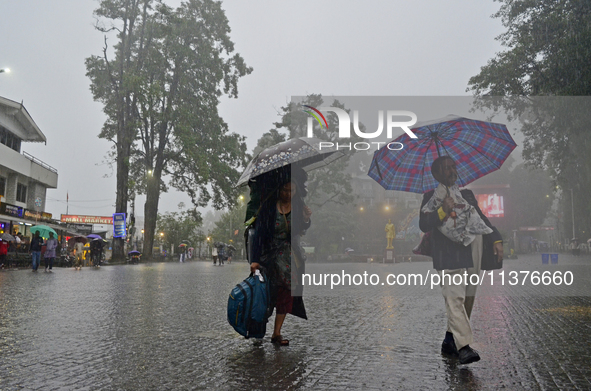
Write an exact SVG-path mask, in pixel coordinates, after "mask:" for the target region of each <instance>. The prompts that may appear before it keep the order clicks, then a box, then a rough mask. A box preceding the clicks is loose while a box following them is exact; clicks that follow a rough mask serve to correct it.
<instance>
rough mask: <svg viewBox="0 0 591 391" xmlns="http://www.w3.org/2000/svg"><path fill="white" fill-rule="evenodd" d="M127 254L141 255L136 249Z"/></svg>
mask: <svg viewBox="0 0 591 391" xmlns="http://www.w3.org/2000/svg"><path fill="white" fill-rule="evenodd" d="M127 255H141V252H139V251H137V250H133V251H130V252H128V253H127Z"/></svg>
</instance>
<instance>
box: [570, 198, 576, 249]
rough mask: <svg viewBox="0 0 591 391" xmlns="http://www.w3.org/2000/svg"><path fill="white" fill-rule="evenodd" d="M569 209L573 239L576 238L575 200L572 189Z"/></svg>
mask: <svg viewBox="0 0 591 391" xmlns="http://www.w3.org/2000/svg"><path fill="white" fill-rule="evenodd" d="M570 207H571V213H572V218H573V239H574V238H576V236H575V200H574V199H573V189H572V188H571V189H570Z"/></svg>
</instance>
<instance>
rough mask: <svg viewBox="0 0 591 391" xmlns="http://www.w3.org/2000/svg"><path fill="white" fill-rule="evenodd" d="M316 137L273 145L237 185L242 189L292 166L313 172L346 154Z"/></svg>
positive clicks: (246, 171) (264, 151)
mask: <svg viewBox="0 0 591 391" xmlns="http://www.w3.org/2000/svg"><path fill="white" fill-rule="evenodd" d="M325 144H327V145H328V144H331V143H325V142H323V141H322V140H320V139H317V138H314V137H299V138H293V139H290V140H287V141H284V142H282V143H279V144H276V145H273V146H272V147H269V148H266V149H264V150H263V151H261V152H260V153H259V154H258V155H257V156H255V158H254V159H252V161H251V162H250V163H248V166H246V169H245V170H244V172H243V173H242V176H241V177H240V179H239V180H238V182H237V183H236V187H240V186H242V185H245V184H247V183H248V181H249V180H250V179H253V178H255V177H257V176H259V175H262V174H264V173H267V172H270V171H273V170H275V169H277V168H281V167H284V166H287V165H290V164H297V165H298V166H300V167H302V168H304V169H305V170H306V171H311V170H314V169H316V168H320V167H323V166H326V165H328V164H329V163H331V162H333V161H335V160H336V159H338V158H340V157H342V156H344V155H345V154H344V153H343V152H341V151H337V149H336V148H335V147H334V146H332V147H328V146H325Z"/></svg>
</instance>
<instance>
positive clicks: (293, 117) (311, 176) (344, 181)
mask: <svg viewBox="0 0 591 391" xmlns="http://www.w3.org/2000/svg"><path fill="white" fill-rule="evenodd" d="M302 105H308V106H312V107H321V106H327V104H326V103H325V99H324V98H323V97H322V95H320V94H311V95H308V96H307V97H306V98H305V99H303V100H302V102H299V103H295V102H290V103H288V104H287V106H285V107H282V108H281V113H280V115H281V120H280V121H279V122H276V123H275V124H274V125H275V129H277V130H278V131H286V132H287V134H288V137H289V138H295V137H305V136H306V135H307V127H308V125H307V124H308V117H309V114H307V113H306V112H304V111H303V110H302ZM330 106H331V107H338V108H340V109H343V110H346V111H348V110H347V109H346V107H345V106H344V105H343V104H342V103H340V102H339V101H338V100H334V101H333V102H332V103H331V104H330ZM325 117H326V120H327V122H328V129H320V126H319V125H318V124H314V137H316V138H318V139H321V140H326V141H335V142H336V141H338V140H336V138H337V135H338V123H339V121H338V117H337V116H336V114H334V113H328V115H326V116H325ZM360 126H361V127H362V124H360ZM356 141H360V139H359V138H358V137H357V136H356V135H354V136H352V137H351V139H350V140H347V143H348V142H352V143H355V142H356ZM341 151H342V152H344V153H345V157H343V158H340V159H338V160H336V161H334V162H332V163H331V164H329V165H328V166H326V167H323V168H320V169H317V170H313V171H310V172H309V173H308V197H307V199H306V203H307V204H309V205H310V206H311V207H315V208H318V207H322V206H324V205H326V204H328V203H336V204H340V205H351V204H352V202H353V201H354V200H355V197H354V196H353V195H352V188H351V175H350V174H349V173H348V170H347V167H348V164H349V160H350V158H351V156H352V155H353V154H354V151H349V150H346V149H341Z"/></svg>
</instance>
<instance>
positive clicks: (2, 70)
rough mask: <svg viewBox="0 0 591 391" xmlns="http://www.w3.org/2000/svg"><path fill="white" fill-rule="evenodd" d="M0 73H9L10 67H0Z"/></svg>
mask: <svg viewBox="0 0 591 391" xmlns="http://www.w3.org/2000/svg"><path fill="white" fill-rule="evenodd" d="M0 73H10V68H3V69H0Z"/></svg>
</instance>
